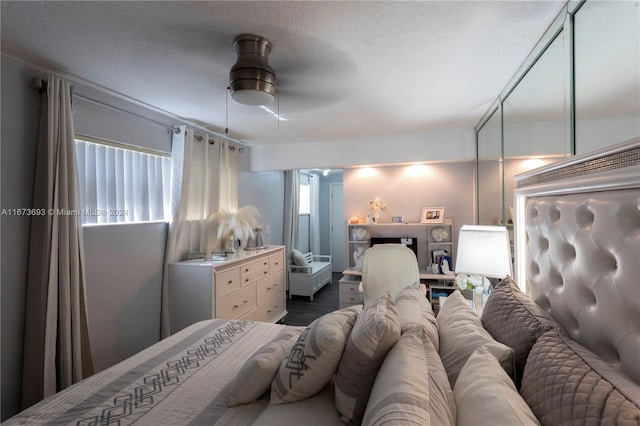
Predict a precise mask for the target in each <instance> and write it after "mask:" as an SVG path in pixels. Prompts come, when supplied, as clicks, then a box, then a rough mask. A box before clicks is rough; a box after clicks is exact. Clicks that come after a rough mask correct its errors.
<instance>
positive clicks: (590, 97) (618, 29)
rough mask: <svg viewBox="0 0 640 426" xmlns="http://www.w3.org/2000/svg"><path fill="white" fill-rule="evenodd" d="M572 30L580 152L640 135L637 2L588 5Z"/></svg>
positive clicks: (639, 10) (578, 14)
mask: <svg viewBox="0 0 640 426" xmlns="http://www.w3.org/2000/svg"><path fill="white" fill-rule="evenodd" d="M574 32H575V36H574V37H575V38H574V39H575V48H574V49H575V50H574V52H575V118H576V124H575V145H576V154H582V153H585V152H589V151H593V150H595V149H599V148H601V147H603V144H607V145H608V144H611V143H616V142H622V141H625V140H627V139H630V138H632V137H634V136H638V135H640V78H638V76H640V6H638V2H624V1H622V2H598V1H589V2H586V3H584V4H583V5H582V6H581V7H580V9H578V11H577V12H576V14H575V18H574Z"/></svg>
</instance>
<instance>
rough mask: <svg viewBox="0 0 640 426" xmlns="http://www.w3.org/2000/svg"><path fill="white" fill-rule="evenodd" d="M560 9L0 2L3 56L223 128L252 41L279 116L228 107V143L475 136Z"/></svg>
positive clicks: (519, 4) (539, 4)
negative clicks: (262, 45)
mask: <svg viewBox="0 0 640 426" xmlns="http://www.w3.org/2000/svg"><path fill="white" fill-rule="evenodd" d="M565 3H566V2H565V1H564V0H561V1H554V0H549V1H470V2H463V1H411V2H386V1H382V2H369V1H360V2H351V1H348V2H347V1H344V2H343V1H337V2H306V1H304V2H275V1H264V2H241V1H236V2H220V1H203V2H188V1H180V2H177V1H164V2H153V1H139V2H138V1H130V2H110V1H100V2H97V1H87V2H80V1H73V2H57V1H56V2H34V1H18V2H11V1H4V0H3V1H2V2H1V3H0V7H1V19H2V21H1V24H2V26H1V34H2V45H1V47H2V52H3V53H6V54H9V55H11V56H14V57H17V58H19V59H23V60H25V61H27V62H30V63H33V64H35V65H39V66H44V67H46V68H48V69H51V70H53V71H56V72H59V73H63V74H66V75H70V76H73V77H77V78H79V79H83V80H87V81H90V82H93V83H95V84H97V85H99V86H102V87H104V88H107V89H109V90H112V91H115V92H118V93H121V94H125V95H127V96H129V97H131V98H134V99H136V100H139V101H141V102H144V103H146V104H149V105H153V106H154V107H157V108H159V109H162V110H165V111H168V112H170V113H172V114H175V115H177V116H180V117H183V118H185V119H189V120H192V121H194V122H200V123H203V124H204V125H207V126H208V127H210V128H211V129H213V130H216V131H220V132H221V131H223V129H224V128H225V125H226V119H225V117H226V114H225V100H226V87H227V85H228V75H229V69H230V68H231V66H232V65H233V64H234V62H235V53H234V51H233V46H232V40H233V38H234V37H235V36H236V35H238V34H241V33H253V34H258V35H262V36H264V37H266V38H268V39H269V40H270V41H271V42H272V44H273V51H272V54H271V56H270V64H271V66H272V67H273V69H274V70H275V72H276V74H277V77H278V83H279V93H280V96H279V110H280V114H281V116H282V118H283V119H286V121H280V123H278V122H277V120H276V118H275V116H274V115H272V114H271V113H269V112H268V111H265V110H263V109H261V108H259V107H247V106H243V105H240V104H237V103H235V102H234V101H233V100H231V99H230V98H229V106H228V126H229V133H230V135H231V136H233V137H235V138H238V139H242V140H244V141H246V142H248V143H249V144H273V143H294V142H309V141H318V140H336V139H340V140H343V139H350V138H362V137H368V136H380V135H389V134H401V133H416V132H423V131H429V130H436V129H445V128H458V127H473V126H474V125H475V124H476V123H477V122H478V120H479V119H480V117H481V116H482V114H483V113H484V112H485V111H486V109H487V108H488V107H489V104H490V103H491V102H492V101H493V100H494V99H495V98H496V96H497V94H498V93H499V92H500V91H501V90H502V89H503V88H504V86H505V85H506V83H507V81H508V80H509V79H510V77H511V76H512V74H513V73H514V71H515V70H516V69H517V67H518V66H519V65H520V64H521V63H522V61H523V60H524V59H525V57H526V56H527V54H528V53H529V52H530V50H531V49H532V48H533V46H534V45H535V43H536V41H537V40H538V39H539V38H540V36H541V35H542V34H543V32H544V31H545V30H546V28H547V26H548V25H549V24H550V23H551V21H552V20H553V19H554V18H555V16H556V15H557V14H558V12H559V11H560V9H561V8H562V7H563V6H564V4H565ZM270 108H271V109H272V111H273V112H277V110H278V103H274V104H272V105H271V106H270Z"/></svg>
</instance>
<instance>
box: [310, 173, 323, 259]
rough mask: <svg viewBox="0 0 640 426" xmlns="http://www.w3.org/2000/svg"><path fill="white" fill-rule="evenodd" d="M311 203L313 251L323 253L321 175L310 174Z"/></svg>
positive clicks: (311, 244)
mask: <svg viewBox="0 0 640 426" xmlns="http://www.w3.org/2000/svg"><path fill="white" fill-rule="evenodd" d="M309 186H310V187H311V188H310V190H311V191H310V199H311V202H310V205H311V209H310V210H311V211H310V212H309V222H310V225H309V240H310V243H309V244H310V247H311V251H312V252H313V253H314V254H321V251H320V176H318V175H316V174H311V175H309Z"/></svg>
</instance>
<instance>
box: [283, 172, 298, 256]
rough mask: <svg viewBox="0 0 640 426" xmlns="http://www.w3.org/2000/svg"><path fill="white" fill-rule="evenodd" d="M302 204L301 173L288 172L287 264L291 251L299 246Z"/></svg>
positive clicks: (286, 190) (285, 230) (286, 215)
mask: <svg viewBox="0 0 640 426" xmlns="http://www.w3.org/2000/svg"><path fill="white" fill-rule="evenodd" d="M299 203H300V172H299V171H298V170H287V171H285V174H284V224H283V230H284V245H285V247H286V251H287V264H289V263H290V262H291V250H292V249H294V248H295V247H296V245H297V244H298V208H299Z"/></svg>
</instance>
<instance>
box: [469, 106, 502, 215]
mask: <svg viewBox="0 0 640 426" xmlns="http://www.w3.org/2000/svg"><path fill="white" fill-rule="evenodd" d="M500 114H501V111H500V109H499V108H496V109H495V110H494V112H493V114H492V115H491V116H490V118H489V119H488V120H487V121H486V122H485V124H484V125H483V126H482V128H481V129H480V130H479V131H478V134H477V137H478V159H477V160H478V161H477V191H476V198H477V200H476V203H477V204H476V205H477V206H478V210H477V216H478V224H480V225H495V224H496V223H497V221H499V220H501V218H502V217H503V206H504V202H503V178H502V177H503V169H502V123H501V119H500Z"/></svg>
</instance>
